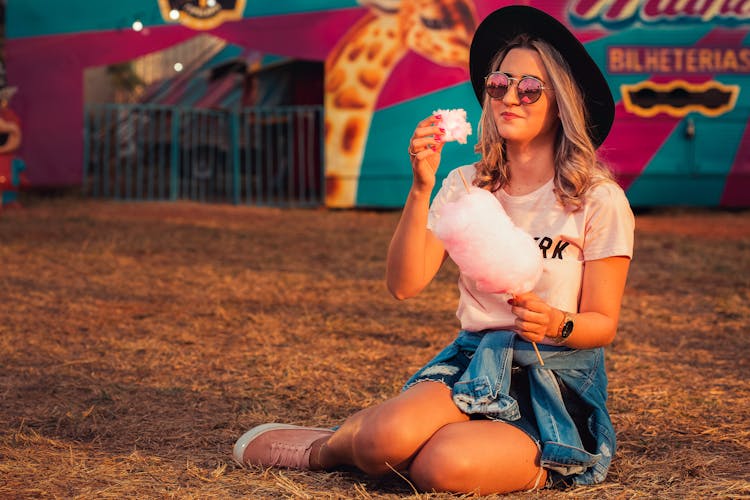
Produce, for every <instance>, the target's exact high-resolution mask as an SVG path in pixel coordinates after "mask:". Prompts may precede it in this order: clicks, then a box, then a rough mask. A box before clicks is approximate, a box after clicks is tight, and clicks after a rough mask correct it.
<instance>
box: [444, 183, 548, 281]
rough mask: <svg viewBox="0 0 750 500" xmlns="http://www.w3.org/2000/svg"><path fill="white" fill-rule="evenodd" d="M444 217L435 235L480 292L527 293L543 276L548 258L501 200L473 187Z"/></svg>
mask: <svg viewBox="0 0 750 500" xmlns="http://www.w3.org/2000/svg"><path fill="white" fill-rule="evenodd" d="M464 193H465V194H463V195H462V196H461V197H460V198H458V199H457V200H455V201H452V202H448V203H446V204H445V205H443V207H441V210H440V212H439V214H438V215H439V216H438V217H437V219H436V221H435V224H434V227H433V232H434V233H435V235H436V236H437V237H438V238H440V240H441V241H442V242H443V244H444V245H445V249H446V250H447V251H448V254H449V255H450V256H451V258H452V259H453V261H454V262H455V263H456V265H458V267H459V269H461V272H462V273H463V274H464V275H466V276H467V277H469V278H471V279H473V280H475V281H476V284H477V289H478V290H479V291H480V292H490V293H512V294H518V293H525V292H529V291H531V290H532V289H533V288H534V286H535V285H536V283H537V281H539V278H541V276H542V255H541V253H540V252H539V247H538V246H537V244H536V242H534V239H533V238H532V237H531V236H529V234H528V233H526V232H525V231H523V230H522V229H519V228H518V227H516V226H515V225H514V224H513V221H511V220H510V217H508V214H506V213H505V210H504V209H503V206H502V205H501V204H500V202H499V201H498V200H497V198H495V196H494V195H493V194H492V193H490V192H489V191H487V190H485V189H480V188H478V187H471V188H470V191H469V193H466V192H465V191H464Z"/></svg>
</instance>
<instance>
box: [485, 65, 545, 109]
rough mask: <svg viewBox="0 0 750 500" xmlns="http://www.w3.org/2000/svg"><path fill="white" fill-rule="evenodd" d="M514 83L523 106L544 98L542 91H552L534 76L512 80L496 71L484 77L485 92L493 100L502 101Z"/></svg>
mask: <svg viewBox="0 0 750 500" xmlns="http://www.w3.org/2000/svg"><path fill="white" fill-rule="evenodd" d="M512 82H515V83H516V91H517V92H518V100H519V101H520V102H521V104H533V103H535V102H537V101H538V100H539V98H540V97H542V91H544V90H552V89H551V88H550V87H545V86H544V82H542V81H541V80H539V79H538V78H534V77H533V76H524V77H522V78H512V77H510V76H508V75H506V74H505V73H502V72H500V71H494V72H492V73H490V74H489V75H487V76H486V77H484V90H485V91H486V92H487V95H489V96H490V97H492V98H493V99H502V98H503V97H505V94H507V93H508V89H509V88H510V86H511V84H512Z"/></svg>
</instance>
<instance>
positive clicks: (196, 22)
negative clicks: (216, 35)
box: [158, 0, 246, 30]
mask: <svg viewBox="0 0 750 500" xmlns="http://www.w3.org/2000/svg"><path fill="white" fill-rule="evenodd" d="M158 1H159V10H160V11H161V15H162V17H163V18H164V20H165V21H167V22H179V23H180V24H183V25H185V26H187V27H188V28H191V29H194V30H210V29H213V28H215V27H217V26H219V25H220V24H221V23H223V22H225V21H236V20H238V19H242V15H243V14H244V12H245V2H246V0H158Z"/></svg>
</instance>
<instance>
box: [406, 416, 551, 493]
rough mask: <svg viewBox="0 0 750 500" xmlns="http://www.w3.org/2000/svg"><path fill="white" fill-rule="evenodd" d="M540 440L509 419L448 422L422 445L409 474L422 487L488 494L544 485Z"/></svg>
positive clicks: (545, 477) (544, 477)
mask: <svg viewBox="0 0 750 500" xmlns="http://www.w3.org/2000/svg"><path fill="white" fill-rule="evenodd" d="M539 456H540V452H539V449H538V448H537V445H536V443H535V442H534V441H533V440H532V439H531V438H530V437H529V436H528V435H526V433H524V432H523V431H521V430H519V429H517V428H516V427H513V426H512V425H510V424H506V423H504V422H494V421H491V420H472V421H469V422H461V423H454V424H448V425H446V426H444V427H442V428H441V429H440V430H438V431H437V432H436V433H435V434H434V435H433V436H432V437H431V438H430V440H429V441H428V442H427V443H426V444H425V445H424V447H423V448H422V449H421V450H420V451H419V453H418V454H417V455H416V457H415V458H414V460H413V461H412V463H411V466H410V468H409V476H410V477H411V478H412V480H413V481H414V483H415V484H416V485H417V486H418V487H419V488H420V489H421V490H422V491H433V490H434V491H451V492H456V493H474V494H481V495H488V494H492V493H509V492H511V491H519V490H529V489H534V488H536V487H539V488H541V487H543V486H544V483H545V481H546V479H547V472H546V471H545V470H544V469H541V468H540V466H539Z"/></svg>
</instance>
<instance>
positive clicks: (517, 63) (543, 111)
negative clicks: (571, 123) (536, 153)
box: [490, 48, 559, 144]
mask: <svg viewBox="0 0 750 500" xmlns="http://www.w3.org/2000/svg"><path fill="white" fill-rule="evenodd" d="M498 71H500V72H502V73H505V74H507V75H509V76H510V77H512V78H517V79H520V78H522V77H524V76H533V77H535V78H537V79H539V80H541V81H542V82H543V83H544V86H545V87H551V83H550V79H549V75H548V74H547V70H546V69H545V68H544V64H543V63H542V59H541V58H540V57H539V54H538V53H537V52H536V51H535V50H532V49H525V48H516V49H511V50H510V52H508V54H506V56H505V58H504V59H503V62H502V63H501V64H500V68H499V69H498ZM517 83H518V82H517V81H515V80H514V81H512V82H511V86H510V89H509V90H508V92H506V94H505V96H504V97H503V98H502V99H491V100H490V106H491V107H492V116H493V118H494V119H495V125H496V126H497V131H498V133H499V134H500V136H501V137H503V138H504V139H505V140H506V141H508V143H517V144H528V143H531V142H532V141H534V142H539V141H554V138H555V133H556V131H557V127H558V124H559V118H558V116H557V102H556V100H555V94H554V92H552V91H550V90H544V91H543V92H542V96H541V97H540V98H539V100H538V101H536V102H534V103H531V104H523V105H521V101H520V100H519V98H518V92H517V88H518V87H517Z"/></svg>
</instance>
